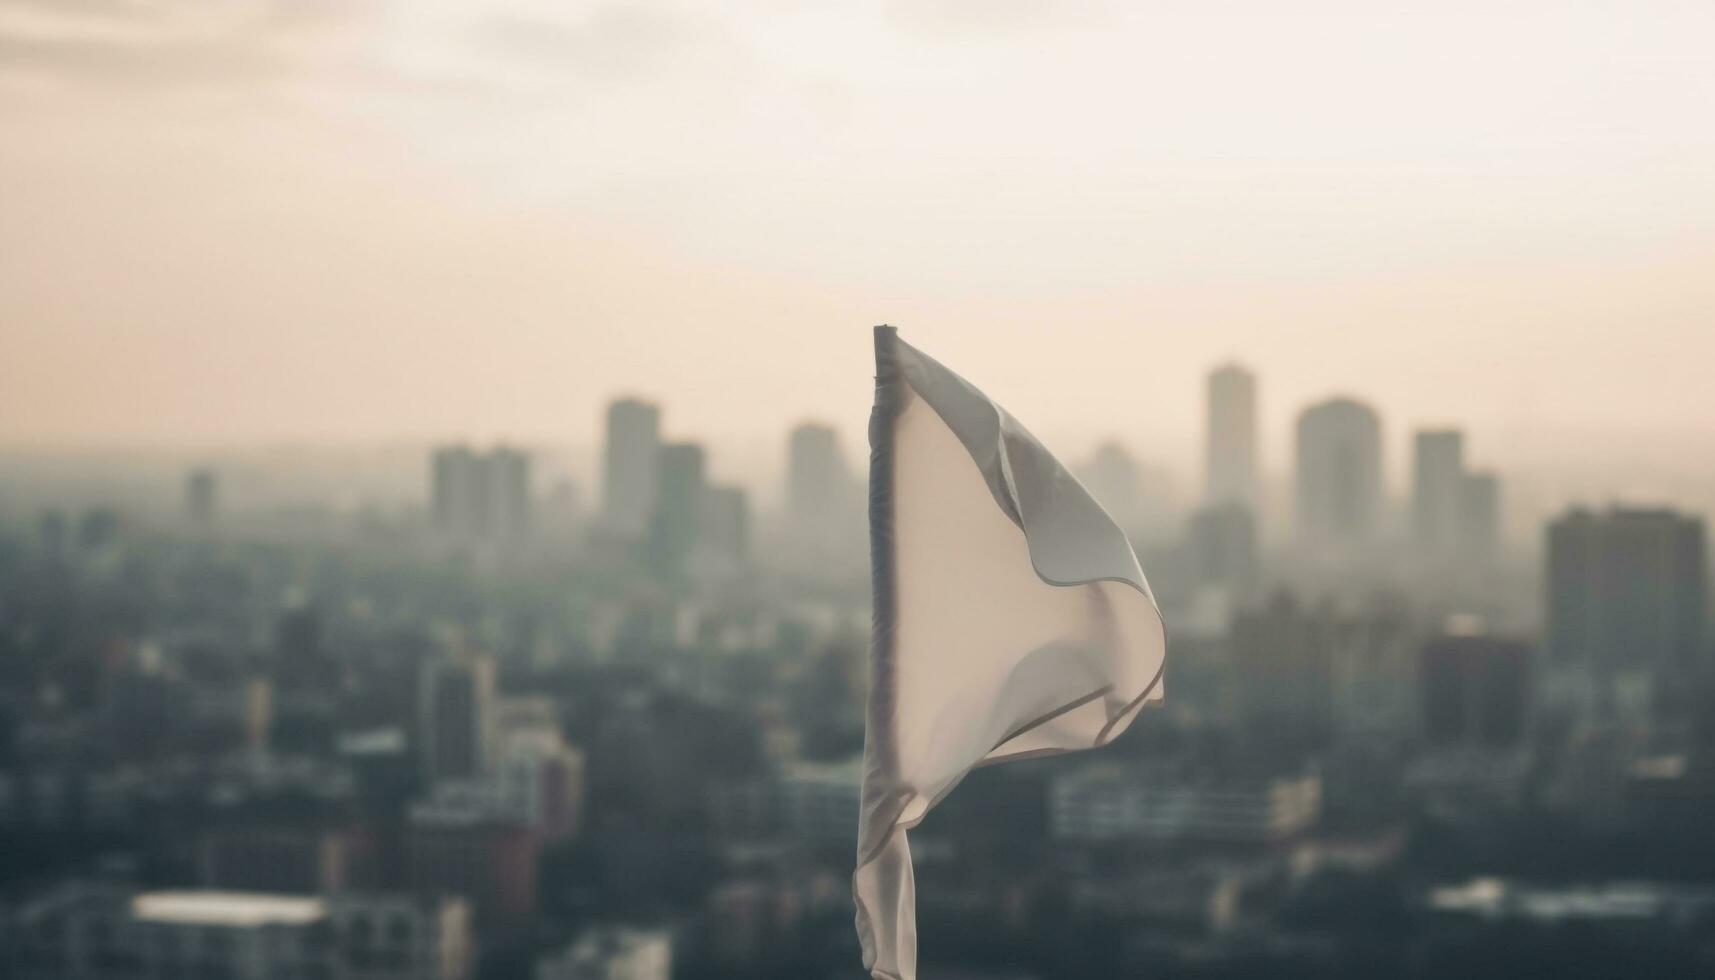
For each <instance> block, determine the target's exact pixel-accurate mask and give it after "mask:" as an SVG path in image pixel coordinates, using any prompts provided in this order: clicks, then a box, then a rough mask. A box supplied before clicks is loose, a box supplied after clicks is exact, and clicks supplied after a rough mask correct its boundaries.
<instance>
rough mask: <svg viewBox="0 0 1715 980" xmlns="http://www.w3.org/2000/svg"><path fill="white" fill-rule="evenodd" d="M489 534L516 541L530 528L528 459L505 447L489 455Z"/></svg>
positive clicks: (526, 455) (498, 448) (523, 454)
mask: <svg viewBox="0 0 1715 980" xmlns="http://www.w3.org/2000/svg"><path fill="white" fill-rule="evenodd" d="M488 484H489V488H488V508H489V509H488V521H487V523H488V532H489V533H490V534H491V535H492V536H494V537H496V538H500V539H503V540H516V539H518V538H520V537H522V536H523V535H524V533H525V532H526V531H527V530H528V529H529V527H530V457H529V455H528V454H526V453H523V452H520V451H518V450H516V449H511V448H508V447H506V446H497V447H495V449H494V451H493V452H492V453H490V454H489V456H488Z"/></svg>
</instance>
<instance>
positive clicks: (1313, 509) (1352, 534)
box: [1297, 398, 1382, 547]
mask: <svg viewBox="0 0 1715 980" xmlns="http://www.w3.org/2000/svg"><path fill="white" fill-rule="evenodd" d="M1297 465H1298V474H1297V511H1298V536H1299V538H1300V540H1301V541H1303V542H1304V543H1306V544H1308V545H1311V546H1312V547H1351V546H1356V545H1362V544H1364V543H1366V542H1368V541H1369V540H1370V539H1371V538H1372V536H1373V535H1374V534H1375V532H1376V529H1377V526H1378V524H1379V523H1380V520H1381V509H1382V433H1381V422H1380V421H1379V420H1378V419H1377V418H1376V413H1375V412H1374V411H1373V410H1371V409H1370V407H1369V406H1368V405H1365V404H1363V403H1362V402H1358V401H1354V400H1352V399H1349V398H1334V399H1330V400H1328V401H1325V402H1322V403H1320V404H1317V405H1312V406H1311V407H1309V408H1307V409H1305V410H1304V412H1303V414H1301V415H1300V416H1299V417H1298V464H1297Z"/></svg>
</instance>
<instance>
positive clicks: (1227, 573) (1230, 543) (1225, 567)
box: [1187, 502, 1259, 599]
mask: <svg viewBox="0 0 1715 980" xmlns="http://www.w3.org/2000/svg"><path fill="white" fill-rule="evenodd" d="M1187 544H1188V545H1189V546H1190V550H1191V555H1190V558H1191V566H1192V568H1193V570H1194V574H1195V575H1196V577H1197V582H1198V584H1199V585H1202V586H1214V587H1219V588H1221V589H1224V590H1226V591H1227V592H1228V594H1229V595H1231V596H1232V597H1233V598H1235V599H1238V598H1242V597H1243V596H1245V595H1246V594H1248V593H1249V592H1250V590H1251V589H1253V588H1254V587H1255V586H1256V584H1257V580H1258V571H1259V570H1258V568H1257V533H1256V518H1255V516H1254V514H1253V512H1252V511H1251V509H1250V508H1248V507H1246V506H1244V505H1243V504H1240V503H1235V502H1228V503H1224V504H1214V505H1211V506H1208V507H1204V508H1203V509H1201V510H1199V511H1197V512H1196V513H1195V514H1193V515H1192V516H1191V527H1190V531H1189V534H1188V536H1187Z"/></svg>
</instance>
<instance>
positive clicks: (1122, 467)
mask: <svg viewBox="0 0 1715 980" xmlns="http://www.w3.org/2000/svg"><path fill="white" fill-rule="evenodd" d="M1077 477H1078V479H1079V480H1080V481H1082V482H1083V484H1084V486H1085V487H1086V488H1088V489H1089V491H1090V495H1091V496H1093V497H1095V498H1096V502H1097V503H1099V504H1101V505H1102V509H1103V510H1105V511H1107V512H1108V516H1109V517H1112V518H1113V519H1114V522H1115V523H1116V524H1118V525H1119V526H1120V529H1121V530H1124V531H1127V532H1130V533H1135V532H1137V530H1138V528H1139V526H1140V525H1141V524H1143V523H1144V514H1145V510H1146V508H1145V506H1144V492H1145V491H1144V486H1143V474H1142V472H1141V471H1140V469H1139V467H1138V465H1137V460H1135V459H1133V458H1132V456H1131V454H1130V453H1128V452H1126V450H1125V447H1124V446H1122V445H1120V444H1119V443H1117V442H1104V443H1102V444H1101V445H1100V446H1097V447H1096V452H1095V455H1093V456H1091V457H1090V460H1089V462H1087V463H1085V464H1084V465H1082V466H1080V467H1078V470H1077Z"/></svg>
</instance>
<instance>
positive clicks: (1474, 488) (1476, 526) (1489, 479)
mask: <svg viewBox="0 0 1715 980" xmlns="http://www.w3.org/2000/svg"><path fill="white" fill-rule="evenodd" d="M1458 535H1459V542H1460V545H1461V547H1462V549H1463V553H1464V554H1466V555H1468V556H1470V557H1471V558H1473V559H1477V560H1486V559H1490V558H1493V557H1494V555H1495V553H1496V551H1497V550H1499V548H1500V543H1501V480H1500V477H1498V476H1496V475H1495V474H1493V473H1472V472H1469V471H1467V472H1466V474H1465V480H1464V482H1463V483H1461V484H1460V487H1459V528H1458Z"/></svg>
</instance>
